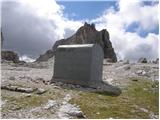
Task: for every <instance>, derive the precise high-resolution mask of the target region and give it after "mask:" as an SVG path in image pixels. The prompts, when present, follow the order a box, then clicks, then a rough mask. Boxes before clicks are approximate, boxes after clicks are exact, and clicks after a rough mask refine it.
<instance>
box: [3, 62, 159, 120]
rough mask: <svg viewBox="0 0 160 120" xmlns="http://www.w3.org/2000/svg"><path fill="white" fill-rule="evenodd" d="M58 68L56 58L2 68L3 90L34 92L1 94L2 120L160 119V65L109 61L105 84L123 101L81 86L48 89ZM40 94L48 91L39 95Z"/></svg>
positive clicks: (61, 85) (105, 64) (104, 74)
mask: <svg viewBox="0 0 160 120" xmlns="http://www.w3.org/2000/svg"><path fill="white" fill-rule="evenodd" d="M53 64H54V59H50V60H49V61H48V62H40V63H28V64H25V65H18V64H14V63H11V62H4V63H2V64H1V85H2V86H14V87H15V86H16V89H17V88H19V87H20V88H32V89H33V90H34V91H33V92H29V93H26V92H18V91H14V90H6V89H1V117H2V118H48V119H49V118H158V117H159V116H158V114H159V111H158V110H159V108H158V106H159V97H158V95H159V93H158V88H159V82H158V78H159V75H158V73H159V67H158V66H159V65H158V64H153V63H147V64H142V63H129V64H126V63H123V62H118V63H105V62H104V65H103V80H104V81H105V82H106V83H108V84H111V85H113V86H117V87H119V88H120V89H121V90H122V93H121V95H119V96H112V95H109V94H105V93H96V92H93V91H92V89H91V88H83V87H81V86H78V85H77V86H74V85H70V84H69V85H66V84H61V83H59V84H49V82H50V80H51V78H52V75H53V71H54V70H53ZM39 89H40V90H42V91H43V90H44V92H42V93H40V94H38V93H37V91H38V90H39ZM144 98H145V99H144ZM93 109H94V110H93Z"/></svg>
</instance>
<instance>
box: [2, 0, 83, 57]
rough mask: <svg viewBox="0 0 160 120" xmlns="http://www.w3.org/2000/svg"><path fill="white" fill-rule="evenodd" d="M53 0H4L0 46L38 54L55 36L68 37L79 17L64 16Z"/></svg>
mask: <svg viewBox="0 0 160 120" xmlns="http://www.w3.org/2000/svg"><path fill="white" fill-rule="evenodd" d="M64 9H65V8H64V6H61V5H58V4H57V3H56V2H55V1H54V0H7V1H3V3H2V29H3V34H4V37H5V40H4V45H3V47H4V48H5V49H11V50H15V51H18V52H19V53H20V55H23V54H27V55H29V56H32V57H33V58H35V57H38V56H39V55H40V54H42V53H44V52H45V51H46V50H48V49H49V48H51V47H52V46H53V44H54V42H55V41H56V40H59V39H62V38H66V37H69V35H72V34H73V33H74V32H75V31H76V30H77V29H78V28H79V27H80V26H82V21H73V20H69V19H68V18H66V17H64V15H63V10H64Z"/></svg>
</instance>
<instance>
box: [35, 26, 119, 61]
mask: <svg viewBox="0 0 160 120" xmlns="http://www.w3.org/2000/svg"><path fill="white" fill-rule="evenodd" d="M95 43H97V44H99V45H100V46H101V47H102V48H103V52H104V58H109V59H111V62H117V57H116V54H115V52H114V48H113V47H112V43H111V42H110V37H109V33H108V31H107V30H106V29H103V30H101V31H97V30H96V29H95V25H94V24H91V25H90V24H88V23H85V24H84V26H82V27H80V28H79V29H78V31H77V32H76V33H75V34H74V35H72V36H71V37H69V38H67V39H62V40H58V41H56V42H55V44H54V45H53V47H52V49H51V51H50V53H47V52H46V53H45V54H44V55H41V56H40V57H39V58H38V59H37V61H46V60H48V59H49V58H51V57H53V55H54V54H55V52H56V49H57V47H58V45H66V44H67V45H70V44H95ZM44 57H45V59H41V58H44ZM46 58H47V59H46Z"/></svg>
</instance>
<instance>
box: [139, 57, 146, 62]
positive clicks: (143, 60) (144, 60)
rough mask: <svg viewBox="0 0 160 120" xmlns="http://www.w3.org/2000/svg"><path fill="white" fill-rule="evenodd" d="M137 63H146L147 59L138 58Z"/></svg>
mask: <svg viewBox="0 0 160 120" xmlns="http://www.w3.org/2000/svg"><path fill="white" fill-rule="evenodd" d="M138 63H147V59H146V58H140V59H139V60H138Z"/></svg>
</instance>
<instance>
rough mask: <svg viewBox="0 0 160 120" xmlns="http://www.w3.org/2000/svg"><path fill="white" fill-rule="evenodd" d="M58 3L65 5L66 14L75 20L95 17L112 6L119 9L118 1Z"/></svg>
mask: <svg viewBox="0 0 160 120" xmlns="http://www.w3.org/2000/svg"><path fill="white" fill-rule="evenodd" d="M57 3H58V4H60V5H63V6H64V7H65V10H64V14H65V15H66V16H67V17H68V18H69V19H74V20H83V19H88V20H91V19H95V18H97V17H99V16H100V15H102V13H103V12H104V11H105V10H106V9H109V8H110V7H113V8H114V9H117V7H116V1H78V2H76V1H68V2H67V1H66V2H65V1H57Z"/></svg>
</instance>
